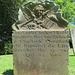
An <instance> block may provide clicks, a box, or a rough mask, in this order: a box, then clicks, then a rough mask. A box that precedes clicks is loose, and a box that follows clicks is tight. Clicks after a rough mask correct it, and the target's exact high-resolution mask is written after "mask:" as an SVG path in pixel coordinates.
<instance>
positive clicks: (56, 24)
mask: <svg viewBox="0 0 75 75" xmlns="http://www.w3.org/2000/svg"><path fill="white" fill-rule="evenodd" d="M22 10H23V14H22V16H24V17H25V19H24V20H25V21H24V20H19V23H20V24H18V23H16V24H14V25H13V29H14V30H15V31H14V33H13V38H12V39H13V60H14V74H15V75H68V64H69V63H68V50H69V43H68V41H69V40H68V31H67V30H66V29H67V24H68V22H67V21H66V20H65V19H63V18H62V14H61V10H60V9H59V6H58V5H57V4H55V3H53V2H49V1H46V2H44V3H43V2H42V3H37V2H34V3H33V2H30V3H28V4H26V5H24V6H23V9H22ZM24 17H23V18H24ZM23 21H24V22H23Z"/></svg>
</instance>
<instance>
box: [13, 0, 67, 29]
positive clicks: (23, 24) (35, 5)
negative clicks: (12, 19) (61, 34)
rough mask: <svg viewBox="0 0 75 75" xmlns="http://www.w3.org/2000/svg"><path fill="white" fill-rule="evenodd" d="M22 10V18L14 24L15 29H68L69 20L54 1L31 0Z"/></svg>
mask: <svg viewBox="0 0 75 75" xmlns="http://www.w3.org/2000/svg"><path fill="white" fill-rule="evenodd" d="M21 11H22V14H21V15H20V16H21V18H20V19H19V20H18V22H16V23H15V24H14V25H13V26H12V28H13V29H14V30H26V29H29V30H30V29H33V30H35V29H67V25H68V22H67V21H66V20H65V19H64V18H63V17H62V12H61V10H60V8H59V5H57V4H55V3H54V2H50V1H45V2H29V3H27V4H25V5H23V6H22V7H21Z"/></svg>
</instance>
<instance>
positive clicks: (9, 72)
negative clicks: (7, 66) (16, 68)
mask: <svg viewBox="0 0 75 75" xmlns="http://www.w3.org/2000/svg"><path fill="white" fill-rule="evenodd" d="M3 75H14V74H13V70H6V71H5V72H4V73H3Z"/></svg>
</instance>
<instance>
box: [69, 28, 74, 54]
mask: <svg viewBox="0 0 75 75" xmlns="http://www.w3.org/2000/svg"><path fill="white" fill-rule="evenodd" d="M70 31H71V38H72V44H73V53H74V55H75V28H71V29H70Z"/></svg>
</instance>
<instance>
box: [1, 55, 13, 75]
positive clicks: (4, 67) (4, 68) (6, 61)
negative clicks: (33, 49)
mask: <svg viewBox="0 0 75 75" xmlns="http://www.w3.org/2000/svg"><path fill="white" fill-rule="evenodd" d="M12 71H13V56H12V55H1V56H0V75H13V74H12ZM2 73H3V74H2ZM9 73H10V74H9Z"/></svg>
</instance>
